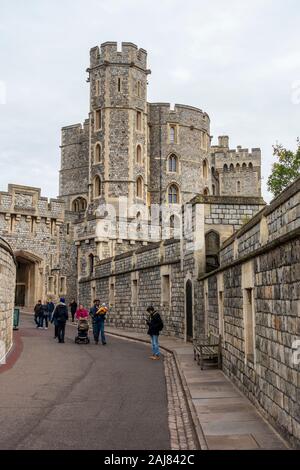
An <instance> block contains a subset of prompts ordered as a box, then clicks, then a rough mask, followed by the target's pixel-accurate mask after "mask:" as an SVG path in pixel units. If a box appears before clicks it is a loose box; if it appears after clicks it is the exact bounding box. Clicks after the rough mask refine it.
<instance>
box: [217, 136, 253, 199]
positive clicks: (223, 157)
mask: <svg viewBox="0 0 300 470" xmlns="http://www.w3.org/2000/svg"><path fill="white" fill-rule="evenodd" d="M211 151H212V162H213V164H214V165H215V170H216V175H218V184H219V194H220V195H221V196H254V197H260V196H261V150H260V149H259V148H253V149H251V152H249V149H247V148H242V147H241V146H238V147H237V149H230V148H229V138H228V136H220V137H219V139H218V145H214V146H212V147H211Z"/></svg>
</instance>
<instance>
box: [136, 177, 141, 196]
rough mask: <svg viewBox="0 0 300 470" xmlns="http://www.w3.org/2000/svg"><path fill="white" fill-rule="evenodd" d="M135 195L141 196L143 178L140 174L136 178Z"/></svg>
mask: <svg viewBox="0 0 300 470" xmlns="http://www.w3.org/2000/svg"><path fill="white" fill-rule="evenodd" d="M136 196H137V197H140V198H142V197H143V179H142V177H141V176H139V177H138V179H137V180H136Z"/></svg>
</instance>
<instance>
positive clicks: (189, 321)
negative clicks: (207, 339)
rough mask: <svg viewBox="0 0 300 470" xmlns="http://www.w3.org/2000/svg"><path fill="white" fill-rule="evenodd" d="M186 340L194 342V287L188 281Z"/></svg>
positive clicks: (186, 286)
mask: <svg viewBox="0 0 300 470" xmlns="http://www.w3.org/2000/svg"><path fill="white" fill-rule="evenodd" d="M185 315H186V340H187V341H192V340H193V285H192V281H191V280H188V281H187V282H186V285H185Z"/></svg>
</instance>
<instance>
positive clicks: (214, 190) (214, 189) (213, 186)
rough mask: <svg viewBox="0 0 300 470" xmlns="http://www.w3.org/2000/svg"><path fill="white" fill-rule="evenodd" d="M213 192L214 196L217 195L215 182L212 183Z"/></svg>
mask: <svg viewBox="0 0 300 470" xmlns="http://www.w3.org/2000/svg"><path fill="white" fill-rule="evenodd" d="M212 193H213V196H215V195H216V187H215V185H214V184H213V185H212Z"/></svg>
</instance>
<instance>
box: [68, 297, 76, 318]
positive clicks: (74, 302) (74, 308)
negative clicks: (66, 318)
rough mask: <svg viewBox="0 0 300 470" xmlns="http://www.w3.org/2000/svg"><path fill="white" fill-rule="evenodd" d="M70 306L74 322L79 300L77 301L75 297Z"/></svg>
mask: <svg viewBox="0 0 300 470" xmlns="http://www.w3.org/2000/svg"><path fill="white" fill-rule="evenodd" d="M69 307H70V309H71V315H72V322H73V323H74V317H75V313H76V311H77V302H76V300H75V299H73V300H72V302H71V303H70V304H69Z"/></svg>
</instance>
